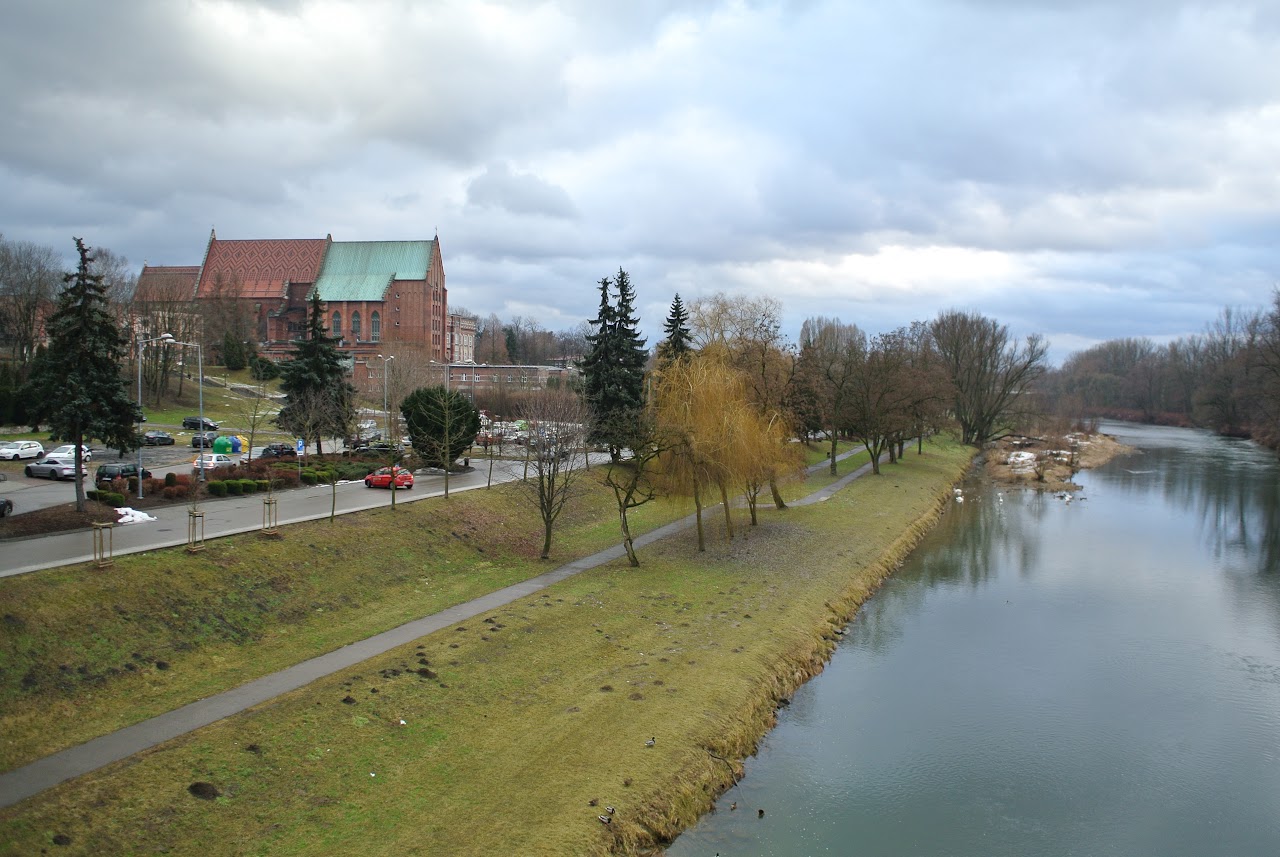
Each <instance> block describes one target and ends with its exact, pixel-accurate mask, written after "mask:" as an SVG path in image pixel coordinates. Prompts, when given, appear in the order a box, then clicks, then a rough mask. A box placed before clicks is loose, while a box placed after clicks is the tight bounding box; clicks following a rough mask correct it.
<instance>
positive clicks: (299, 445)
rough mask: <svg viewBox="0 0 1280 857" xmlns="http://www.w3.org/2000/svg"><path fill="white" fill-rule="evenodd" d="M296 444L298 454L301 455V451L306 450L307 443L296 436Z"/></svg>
mask: <svg viewBox="0 0 1280 857" xmlns="http://www.w3.org/2000/svg"><path fill="white" fill-rule="evenodd" d="M296 446H297V448H298V455H302V453H304V452H306V450H307V443H306V441H304V440H303V439H302V438H298V441H297V444H296Z"/></svg>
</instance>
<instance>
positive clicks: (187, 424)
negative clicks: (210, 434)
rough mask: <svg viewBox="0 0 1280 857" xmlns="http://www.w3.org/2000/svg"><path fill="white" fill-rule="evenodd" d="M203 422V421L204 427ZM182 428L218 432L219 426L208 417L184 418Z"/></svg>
mask: <svg viewBox="0 0 1280 857" xmlns="http://www.w3.org/2000/svg"><path fill="white" fill-rule="evenodd" d="M201 420H203V425H202V424H201ZM182 427H183V428H184V429H195V430H196V431H217V429H218V424H217V423H215V422H214V421H213V420H211V419H209V418H208V417H183V418H182Z"/></svg>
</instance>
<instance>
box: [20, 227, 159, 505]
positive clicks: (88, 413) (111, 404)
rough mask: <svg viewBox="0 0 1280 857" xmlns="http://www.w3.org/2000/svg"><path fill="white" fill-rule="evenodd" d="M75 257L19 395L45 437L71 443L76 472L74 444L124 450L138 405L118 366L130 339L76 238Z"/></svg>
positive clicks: (132, 435) (133, 443)
mask: <svg viewBox="0 0 1280 857" xmlns="http://www.w3.org/2000/svg"><path fill="white" fill-rule="evenodd" d="M75 241H76V252H77V253H79V254H80V263H79V265H78V266H77V267H76V270H75V272H74V273H70V274H66V275H65V276H64V277H63V281H64V282H65V283H66V284H67V285H66V288H64V289H63V291H62V293H61V294H60V295H58V308H57V310H55V311H54V313H53V315H51V316H50V317H49V320H48V322H46V324H45V330H46V331H47V332H48V334H49V348H48V349H47V350H46V351H45V352H44V353H43V354H41V355H39V356H38V357H37V359H36V361H35V365H34V366H33V367H32V370H31V376H30V378H29V379H28V380H27V384H26V387H25V393H24V398H25V399H26V401H27V402H28V414H29V416H30V419H31V420H32V421H33V422H34V423H35V424H37V425H39V424H45V425H48V426H49V431H50V439H51V440H59V441H63V442H65V443H70V444H74V446H75V450H76V452H75V459H76V471H77V472H83V467H84V462H83V461H82V460H81V456H80V448H81V446H83V445H84V443H85V441H86V440H87V439H89V438H98V439H99V440H101V441H102V442H103V444H104V445H105V446H109V447H112V448H115V449H119V450H120V452H121V453H122V454H123V453H124V452H127V451H130V450H134V449H137V448H138V431H137V424H138V423H139V422H141V420H142V411H141V410H140V409H139V408H138V405H137V403H136V402H135V401H134V400H133V397H132V396H131V395H130V394H129V382H128V379H126V378H125V377H124V376H123V375H121V374H120V368H119V367H120V365H121V364H123V363H124V362H125V359H126V357H127V356H128V344H129V340H128V338H127V337H126V335H125V333H124V332H123V331H122V330H121V329H120V327H119V326H118V325H117V324H116V321H115V318H114V317H113V316H112V315H111V313H110V311H109V307H108V300H107V289H106V286H104V285H103V282H102V276H101V275H99V274H93V273H90V270H91V267H90V266H91V265H92V263H93V259H94V257H93V254H92V253H90V252H89V248H88V247H86V246H85V245H84V242H83V241H82V240H81V239H79V238H77V239H75ZM75 483H76V510H77V511H81V512H83V511H84V500H85V495H84V483H83V482H82V481H81V480H79V479H77V480H75Z"/></svg>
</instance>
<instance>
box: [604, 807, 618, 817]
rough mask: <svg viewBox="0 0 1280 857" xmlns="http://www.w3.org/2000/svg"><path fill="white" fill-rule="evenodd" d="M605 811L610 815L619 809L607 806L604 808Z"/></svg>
mask: <svg viewBox="0 0 1280 857" xmlns="http://www.w3.org/2000/svg"><path fill="white" fill-rule="evenodd" d="M604 811H605V812H607V813H609V814H610V815H613V814H614V813H615V812H617V810H616V809H614V808H613V807H611V806H606V807H605V808H604Z"/></svg>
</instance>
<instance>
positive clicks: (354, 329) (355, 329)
mask: <svg viewBox="0 0 1280 857" xmlns="http://www.w3.org/2000/svg"><path fill="white" fill-rule="evenodd" d="M351 338H352V339H354V340H355V341H356V342H359V341H360V313H358V312H353V313H351Z"/></svg>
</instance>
